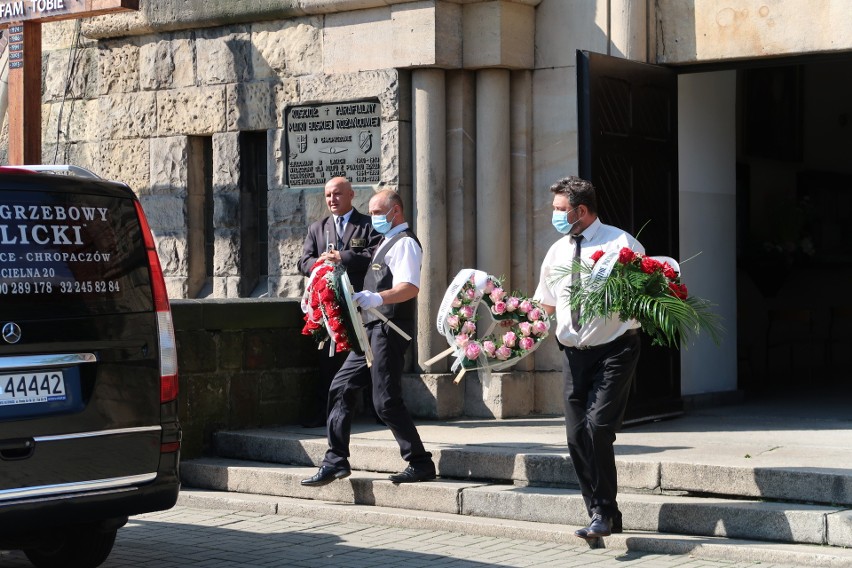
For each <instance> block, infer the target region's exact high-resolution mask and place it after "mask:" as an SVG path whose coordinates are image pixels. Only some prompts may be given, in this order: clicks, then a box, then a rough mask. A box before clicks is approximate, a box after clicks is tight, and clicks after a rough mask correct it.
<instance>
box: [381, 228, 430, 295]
mask: <svg viewBox="0 0 852 568" xmlns="http://www.w3.org/2000/svg"><path fill="white" fill-rule="evenodd" d="M406 229H408V223H401V224H399V225H397V226H396V227H394V228H392V229H391V230H390V231H388V232H387V233H386V234H385V238H384V240H382V242H381V243H379V246H378V247H377V248H376V253H375V254H374V255H373V258H376V256H378V254H379V252H381V251H382V249H384V247H385V245H386V244H387V242H388V241H389V240H390V239H392V238H393V237H394V236H395V235H397V234H398V233H401V232H402V231H405V230H406ZM422 260H423V249H421V248H420V245H418V244H417V241H415V240H414V239H412V238H411V237H402V238H401V239H399V240H398V241H396V242H395V243H394V244H393V246H392V247H391V248H390V249H389V250H388V252H387V253H386V254H385V264H387V265H388V268H390V270H391V273H392V274H393V285H394V286H396V285H397V284H400V283H402V282H408V283H409V284H413V285H414V286H417V288H420V265H421V262H422Z"/></svg>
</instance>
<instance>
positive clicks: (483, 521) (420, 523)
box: [178, 489, 852, 568]
mask: <svg viewBox="0 0 852 568" xmlns="http://www.w3.org/2000/svg"><path fill="white" fill-rule="evenodd" d="M178 504H179V505H181V506H185V507H193V508H202V509H218V510H231V511H251V512H255V513H261V514H267V515H281V516H299V517H307V518H314V519H322V520H328V521H337V522H351V523H364V524H378V525H384V526H396V527H401V528H412V529H421V530H444V531H455V532H462V533H467V534H472V535H479V536H490V537H497V538H510V539H516V540H533V541H547V542H560V543H563V542H564V543H568V544H574V543H577V541H578V539H577V538H576V537H575V536H574V535H573V532H574V530H576V529H577V528H578V527H576V526H566V525H556V524H547V523H533V522H526V521H516V520H506V519H491V518H482V517H466V516H462V515H453V514H447V513H435V512H425V511H421V512H418V513H417V514H416V515H413V514H412V512H411V511H409V510H405V509H399V508H393V507H378V506H372V505H352V504H347V505H345V506H341V504H340V503H330V502H324V501H316V500H311V501H306V500H303V499H295V498H288V497H275V496H267V495H254V494H243V493H230V492H221V491H209V490H200V489H183V490H181V493H180V496H179V497H178ZM602 540H603V546H604V547H606V548H610V549H615V550H625V551H627V550H630V551H639V552H647V553H653V554H689V555H691V556H693V557H694V558H696V559H707V560H732V561H737V562H755V563H757V562H761V563H776V564H785V565H789V566H809V567H810V566H813V567H819V568H844V567H848V566H850V565H852V550H849V549H842V548H834V547H825V546H816V545H805V544H778V543H766V542H759V541H751V540H743V539H727V538H717V537H693V536H683V535H673V534H662V533H647V532H638V531H628V532H625V533H622V534H616V535H612V536H610V537H607V538H605V539H602Z"/></svg>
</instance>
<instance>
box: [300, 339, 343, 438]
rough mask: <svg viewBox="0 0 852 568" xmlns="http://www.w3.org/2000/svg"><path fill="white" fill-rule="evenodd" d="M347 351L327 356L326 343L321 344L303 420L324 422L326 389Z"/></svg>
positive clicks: (326, 408) (326, 405)
mask: <svg viewBox="0 0 852 568" xmlns="http://www.w3.org/2000/svg"><path fill="white" fill-rule="evenodd" d="M347 355H348V353H345V352H344V353H335V354H334V355H331V356H329V354H328V344H327V343H326V344H325V345H324V346H323V350H322V352H321V353H320V355H319V376H318V377H317V380H316V381H315V382H314V384H313V385H312V390H311V392H310V396H309V398H308V401H307V404H306V408H305V410H304V416H303V417H302V421H303V422H306V423H307V422H310V423H314V422H319V423H320V424H324V423H325V422H326V421H327V420H328V389H329V387H330V386H331V381H332V380H333V379H334V376H335V375H336V374H337V371H339V370H340V367H341V366H342V365H343V362H344V361H346V356H347Z"/></svg>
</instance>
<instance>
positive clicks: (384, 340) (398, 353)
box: [302, 189, 435, 487]
mask: <svg viewBox="0 0 852 568" xmlns="http://www.w3.org/2000/svg"><path fill="white" fill-rule="evenodd" d="M370 215H371V218H372V223H373V228H374V229H375V230H376V231H378V232H379V233H381V234H383V235H384V239H383V240H382V241H381V242H380V243H379V246H378V247H377V248H376V252H375V254H374V255H373V259H372V264H371V265H370V268H369V269H368V270H367V276H366V277H365V278H364V290H363V291H362V292H358V293H356V294H354V295H353V297H352V298H353V300H354V301H355V303H356V304H358V307H360V308H361V309H362V310H363V311H362V315H363V319H364V324H365V326H366V328H367V329H366V331H367V338H368V339H369V341H370V348H371V349H372V352H373V362H372V366H368V365H367V360H366V358H365V357H364V356H363V355H357V354H355V353H354V352H353V353H349V356H348V357H347V358H346V361H345V362H344V363H343V366H342V367H341V368H340V371H338V372H337V375H335V377H334V380H333V381H332V383H331V389H330V391H329V416H328V446H329V447H328V450H327V451H326V454H325V458H324V459H323V461H322V465H321V466H320V468H319V471H317V473H316V474H315V475H314V476H312V477H309V478H307V479H303V480H302V485H305V486H308V487H315V486H320V485H326V484H328V483H331V482H332V481H334V480H336V479H343V478H345V477H348V476H349V475H350V473H351V467H350V465H349V433H350V430H351V426H352V410H353V407H354V405H355V401H356V398H357V395H358V393H359V392H360V390H361V389H362V388H364V387H367V386H371V388H372V393H373V405H374V408H375V410H376V414H377V416H378V417H379V419H380V420H381V421H382V422H384V423H385V424H386V425H387V426H388V428H390V429H391V432H392V433H393V435H394V438H396V441H397V443H398V444H399V449H400V454H401V455H402V458H403V459H404V460H405V461H407V462H408V467H407V468H406V469H405V470H404V471H402V472H401V473H397V474H394V475H391V476H390V480H391V481H393V482H394V483H411V482H418V481H428V480H430V479H435V464H434V462H433V461H432V454H430V453H429V452H427V451H426V449H425V448H424V447H423V442H422V441H421V439H420V434H419V433H418V432H417V428H416V427H415V425H414V421H413V420H412V419H411V415H410V414H409V413H408V410H407V409H406V407H405V404H404V403H403V401H402V371H403V361H404V358H405V351H406V349H407V348H408V345H409V343H410V341H409V340H408V339H406V338H404V337H403V336H401V335H400V334H399V333H397V332H396V331H395V330H393V329H392V328H391V327H390V326H389V325H388V324H387V323H385V322H383V321H382V320H381V318H379V317H378V316H377V315H375V314H374V313H373V312H372V310H377V311H378V312H380V313H381V314H382V315H384V317H385V318H387V319H388V320H390V321H392V322H393V323H394V324H396V325H397V326H398V327H400V328H401V329H403V330H405V331H406V332H408V333H409V334H411V333H413V332H414V314H415V304H414V302H415V298H416V297H417V294H418V292H419V291H420V266H421V261H422V257H423V249H422V248H421V246H420V242H419V241H418V240H417V237H416V236H415V235H414V232H413V231H412V230H411V229H410V228H409V227H408V223H406V222H405V216H404V211H403V206H402V199H400V197H399V195H397V193H396V192H394V191H392V190H389V189H385V190H382V191H379V192H378V193H376V194H375V195H374V196H373V197H372V199H370Z"/></svg>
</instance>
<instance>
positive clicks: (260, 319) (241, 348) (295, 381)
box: [172, 300, 319, 458]
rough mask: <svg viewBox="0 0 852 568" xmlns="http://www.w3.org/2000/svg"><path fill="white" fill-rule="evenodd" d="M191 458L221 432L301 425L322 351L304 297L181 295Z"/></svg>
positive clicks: (183, 391) (179, 332)
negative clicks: (308, 323)
mask: <svg viewBox="0 0 852 568" xmlns="http://www.w3.org/2000/svg"><path fill="white" fill-rule="evenodd" d="M172 314H173V316H174V320H175V333H176V336H177V345H178V373H179V377H180V379H179V380H180V385H179V386H180V395H179V405H180V420H181V426H182V427H183V448H182V456H183V457H184V458H192V457H198V456H200V455H203V454H204V453H207V452H208V450H210V448H211V443H212V439H213V433H214V432H216V431H218V430H226V429H227V430H233V429H240V428H258V427H262V426H271V425H280V424H296V423H298V422H299V420H300V419H301V418H302V417H301V416H300V411H301V409H302V408H304V406H305V404H304V402H305V400H306V396H308V395H309V393H310V392H311V391H310V388H311V386H312V385H311V381H313V380H315V378H316V373H317V365H318V356H319V351H318V350H317V348H316V345H315V344H314V342H313V340H312V339H310V338H308V337H305V336H303V335H302V334H301V329H302V311H301V308H300V306H299V302H298V301H297V300H241V301H239V302H233V301H230V302H229V301H219V300H204V301H200V300H175V301H173V302H172Z"/></svg>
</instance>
